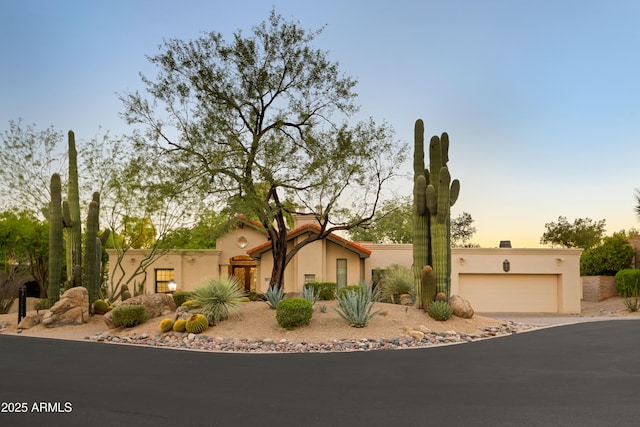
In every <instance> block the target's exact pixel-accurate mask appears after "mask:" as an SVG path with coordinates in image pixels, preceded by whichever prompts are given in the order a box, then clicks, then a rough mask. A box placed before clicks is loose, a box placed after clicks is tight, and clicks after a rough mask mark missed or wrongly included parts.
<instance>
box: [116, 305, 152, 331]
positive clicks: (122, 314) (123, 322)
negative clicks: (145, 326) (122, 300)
mask: <svg viewBox="0 0 640 427" xmlns="http://www.w3.org/2000/svg"><path fill="white" fill-rule="evenodd" d="M146 320H147V312H146V310H145V308H144V305H134V304H132V305H121V306H119V307H116V308H114V309H113V324H114V325H116V327H120V326H124V327H125V328H130V327H132V326H136V325H140V324H141V323H144V322H145V321H146Z"/></svg>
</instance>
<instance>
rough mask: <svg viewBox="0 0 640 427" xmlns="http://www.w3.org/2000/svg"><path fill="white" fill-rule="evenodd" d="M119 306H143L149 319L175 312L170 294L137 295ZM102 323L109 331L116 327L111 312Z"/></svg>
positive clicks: (174, 304)
mask: <svg viewBox="0 0 640 427" xmlns="http://www.w3.org/2000/svg"><path fill="white" fill-rule="evenodd" d="M119 305H143V306H144V308H145V311H146V312H147V316H148V318H149V319H153V318H154V317H159V316H166V315H168V314H169V313H173V312H174V311H176V303H175V302H174V301H173V297H172V296H171V294H144V295H138V296H135V297H132V298H128V299H127V300H126V301H122V302H121V303H120V304H119ZM104 323H106V324H107V326H108V327H109V328H110V329H113V328H115V327H116V326H115V324H114V323H113V311H110V312H108V313H106V314H105V315H104Z"/></svg>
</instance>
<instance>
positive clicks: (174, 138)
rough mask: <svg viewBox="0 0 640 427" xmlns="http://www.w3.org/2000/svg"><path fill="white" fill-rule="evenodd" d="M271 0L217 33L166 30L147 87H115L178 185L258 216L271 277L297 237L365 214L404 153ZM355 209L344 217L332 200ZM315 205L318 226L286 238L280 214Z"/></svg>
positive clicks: (356, 221) (277, 280)
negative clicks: (247, 20)
mask: <svg viewBox="0 0 640 427" xmlns="http://www.w3.org/2000/svg"><path fill="white" fill-rule="evenodd" d="M321 32H322V29H319V30H315V31H307V30H304V29H302V28H301V27H300V25H299V23H297V22H289V21H286V20H285V19H283V17H282V16H280V15H278V14H276V13H275V11H272V12H271V14H270V16H269V18H268V20H267V21H264V22H262V23H261V24H259V25H257V26H255V27H253V30H252V34H251V35H249V36H245V35H244V34H243V33H242V32H241V31H237V32H235V33H234V34H233V38H232V40H231V41H229V42H227V41H225V39H224V38H223V36H222V35H221V34H219V33H216V32H210V33H208V34H205V35H203V36H201V37H200V38H198V39H196V40H191V41H182V40H177V39H172V40H168V41H165V42H164V43H163V45H162V46H161V47H160V51H161V52H160V53H158V54H156V55H153V56H150V57H149V61H150V62H151V63H152V64H153V65H155V66H156V67H157V68H158V74H157V76H156V77H155V78H153V79H152V78H149V77H147V76H143V77H142V80H143V82H144V84H145V85H146V95H143V94H141V93H139V92H135V93H129V94H125V95H122V96H121V99H122V101H123V104H124V107H125V110H124V113H123V116H124V117H125V118H126V120H127V121H128V123H129V124H132V125H134V126H135V127H136V130H137V131H136V133H135V135H134V136H135V138H136V140H137V144H136V150H137V151H138V153H139V154H140V158H141V161H144V162H147V163H149V162H151V163H152V164H153V166H154V169H155V171H156V172H157V173H158V175H159V174H161V175H162V178H163V179H165V180H170V181H171V182H173V183H175V185H176V191H199V192H200V193H201V194H202V197H203V199H204V198H206V199H207V200H211V201H212V202H218V203H224V204H225V205H226V206H228V207H231V208H232V211H234V212H239V213H240V212H241V213H244V214H246V215H248V216H251V217H256V218H258V219H259V221H260V222H261V223H262V225H263V226H264V227H265V230H266V231H267V233H268V236H269V239H270V242H271V248H272V251H273V256H274V268H273V271H272V275H271V283H270V285H272V286H276V285H277V286H279V285H280V284H281V283H282V274H283V272H284V268H285V266H286V265H287V263H288V262H289V261H290V260H291V259H292V257H293V256H294V255H295V254H296V253H297V252H298V251H299V250H300V248H301V247H303V246H304V245H306V244H308V243H310V242H312V241H315V240H318V239H322V238H324V237H326V236H327V235H328V234H329V233H331V232H332V231H337V230H348V229H350V228H352V227H355V226H358V225H362V224H366V223H368V222H370V221H371V220H372V219H373V217H374V214H375V211H376V209H377V207H378V205H379V203H380V200H381V197H382V196H383V194H384V193H383V191H384V190H385V188H386V185H387V184H388V182H389V180H390V179H391V178H393V177H394V176H395V170H396V169H397V166H398V164H399V163H400V162H401V161H403V160H404V152H405V151H406V150H403V149H402V147H399V146H398V144H396V143H395V142H394V141H393V140H392V137H393V132H392V130H391V129H390V128H389V127H388V126H387V125H386V124H382V125H379V124H377V123H376V122H374V120H373V119H369V120H365V121H361V122H357V123H355V124H353V125H352V124H350V122H349V120H350V119H351V118H352V116H353V114H354V113H355V112H356V111H357V110H358V106H357V105H356V104H355V98H356V93H355V92H354V88H355V86H356V80H355V79H353V78H351V77H348V76H345V75H343V74H342V73H341V72H340V70H339V66H338V63H336V62H332V61H330V60H329V59H328V54H327V53H326V52H324V51H321V50H318V49H314V48H313V47H312V42H313V40H314V39H315V38H316V37H317V36H318V35H319V34H320V33H321ZM345 206H347V207H349V209H350V210H351V212H354V216H353V217H352V218H344V217H343V216H342V215H341V214H342V209H341V208H342V207H345ZM295 211H298V212H299V213H305V214H307V215H313V217H314V218H315V219H316V220H317V224H318V226H319V229H320V232H319V233H317V234H313V235H312V234H310V235H309V236H308V237H307V238H306V239H304V240H302V241H301V242H299V243H297V244H296V245H295V246H294V247H293V248H287V242H286V218H287V216H288V215H289V214H291V213H293V212H295Z"/></svg>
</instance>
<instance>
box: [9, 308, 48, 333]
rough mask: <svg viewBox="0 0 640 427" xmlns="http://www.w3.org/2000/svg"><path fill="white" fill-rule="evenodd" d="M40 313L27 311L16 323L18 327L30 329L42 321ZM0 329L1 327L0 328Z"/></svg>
mask: <svg viewBox="0 0 640 427" xmlns="http://www.w3.org/2000/svg"><path fill="white" fill-rule="evenodd" d="M42 316H43V314H42V313H37V312H35V313H28V314H27V315H26V316H25V317H23V318H22V320H21V321H20V323H18V329H31V328H33V327H34V326H36V325H37V324H39V323H40V322H42ZM0 329H1V328H0Z"/></svg>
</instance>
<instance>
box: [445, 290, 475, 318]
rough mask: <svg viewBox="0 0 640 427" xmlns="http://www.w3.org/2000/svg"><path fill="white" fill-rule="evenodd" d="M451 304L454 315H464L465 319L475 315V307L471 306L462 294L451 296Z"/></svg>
mask: <svg viewBox="0 0 640 427" xmlns="http://www.w3.org/2000/svg"><path fill="white" fill-rule="evenodd" d="M449 305H450V306H451V310H452V311H453V315H454V316H458V317H462V318H463V319H471V318H472V317H473V314H474V311H473V307H471V304H470V303H469V301H467V300H466V299H464V298H462V297H461V296H459V295H452V296H451V298H449Z"/></svg>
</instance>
